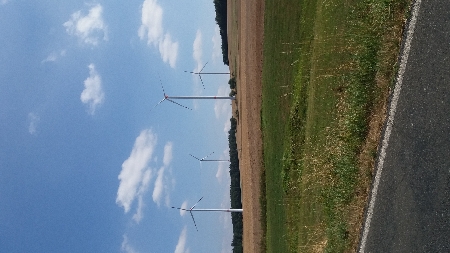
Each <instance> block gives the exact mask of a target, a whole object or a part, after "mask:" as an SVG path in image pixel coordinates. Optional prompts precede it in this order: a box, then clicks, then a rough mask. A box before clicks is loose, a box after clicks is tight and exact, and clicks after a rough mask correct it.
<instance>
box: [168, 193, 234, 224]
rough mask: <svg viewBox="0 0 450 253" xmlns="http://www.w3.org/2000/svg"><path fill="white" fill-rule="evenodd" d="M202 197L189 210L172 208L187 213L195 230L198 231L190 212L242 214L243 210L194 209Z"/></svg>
mask: <svg viewBox="0 0 450 253" xmlns="http://www.w3.org/2000/svg"><path fill="white" fill-rule="evenodd" d="M202 199H203V197H201V198H200V199H199V200H198V201H197V203H195V204H194V205H193V206H192V207H191V208H189V209H184V208H179V207H173V206H172V208H174V209H178V210H182V211H187V212H189V213H190V214H191V217H192V221H193V222H194V225H195V229H196V230H197V231H198V228H197V224H196V223H195V219H194V215H193V214H192V212H228V213H242V212H243V209H194V207H195V206H196V205H197V204H198V202H200V200H202Z"/></svg>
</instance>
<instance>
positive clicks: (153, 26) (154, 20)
mask: <svg viewBox="0 0 450 253" xmlns="http://www.w3.org/2000/svg"><path fill="white" fill-rule="evenodd" d="M162 16H163V10H162V8H161V6H160V5H158V3H157V2H156V0H145V1H144V3H143V4H142V17H141V21H142V25H141V27H139V30H138V35H139V38H141V40H144V39H145V38H147V43H148V44H154V45H155V46H156V45H157V44H158V41H159V40H160V38H161V37H162V36H163V27H162Z"/></svg>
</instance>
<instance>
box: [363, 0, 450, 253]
mask: <svg viewBox="0 0 450 253" xmlns="http://www.w3.org/2000/svg"><path fill="white" fill-rule="evenodd" d="M388 139H389V141H388V143H389V144H388V146H387V148H386V155H385V159H384V164H383V165H382V173H381V176H380V180H379V185H378V190H377V194H375V196H376V201H375V202H374V205H373V214H372V217H371V220H370V221H369V225H368V224H367V222H366V224H365V229H367V238H366V241H365V242H364V244H363V243H361V245H360V252H450V1H449V0H423V1H422V2H421V3H420V8H419V11H418V15H417V22H416V25H415V31H414V34H413V36H412V40H411V47H410V52H409V58H408V60H407V64H406V68H405V72H404V75H403V83H402V86H401V92H400V95H399V97H398V103H397V109H396V112H395V118H394V121H393V124H392V131H391V133H390V137H388ZM378 170H380V169H379V168H378ZM373 195H374V194H373V192H372V196H373Z"/></svg>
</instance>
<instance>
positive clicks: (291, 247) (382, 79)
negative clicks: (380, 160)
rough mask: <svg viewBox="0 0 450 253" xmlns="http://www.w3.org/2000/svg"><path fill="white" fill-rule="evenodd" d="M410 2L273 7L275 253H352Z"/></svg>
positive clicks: (268, 118) (266, 199)
mask: <svg viewBox="0 0 450 253" xmlns="http://www.w3.org/2000/svg"><path fill="white" fill-rule="evenodd" d="M409 4H410V0H364V1H362V0H298V1H295V2H293V1H282V2H281V1H277V0H266V5H265V22H264V26H265V28H264V29H265V30H264V68H263V100H262V103H263V105H262V113H261V121H262V122H261V123H262V127H263V140H264V167H265V171H264V177H263V179H262V190H263V196H262V199H261V202H262V205H263V210H265V212H264V211H262V214H261V215H262V218H263V219H262V220H263V222H264V224H263V228H264V229H265V231H264V234H265V238H264V242H263V245H264V247H265V250H266V251H267V252H352V251H355V249H356V247H357V243H358V239H359V229H360V226H361V222H362V215H363V209H364V206H365V204H366V199H367V195H368V189H369V186H370V182H371V177H372V170H373V163H374V159H375V154H376V148H377V144H378V143H377V142H378V136H379V133H380V131H381V127H382V124H383V115H384V110H385V107H386V101H387V98H388V94H389V88H390V87H391V85H392V83H393V80H394V76H395V74H396V63H397V58H398V53H399V50H400V49H399V48H400V39H401V36H402V34H401V33H402V27H403V25H404V22H405V19H406V15H407V11H408V7H409Z"/></svg>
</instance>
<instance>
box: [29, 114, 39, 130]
mask: <svg viewBox="0 0 450 253" xmlns="http://www.w3.org/2000/svg"><path fill="white" fill-rule="evenodd" d="M39 121H40V117H39V115H37V114H36V113H34V112H30V113H28V122H29V125H28V132H29V133H30V134H35V133H36V127H37V124H38V123H39Z"/></svg>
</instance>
